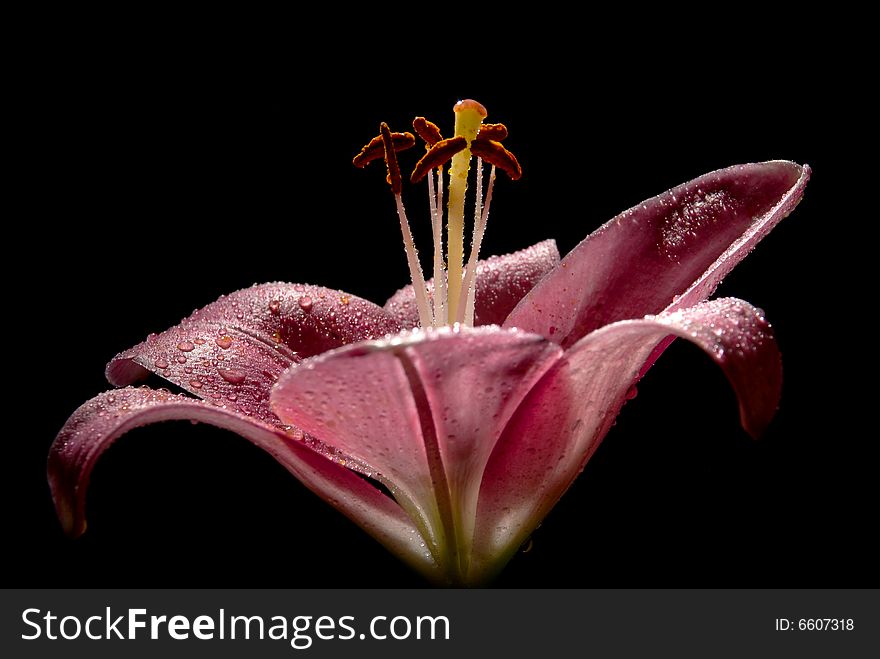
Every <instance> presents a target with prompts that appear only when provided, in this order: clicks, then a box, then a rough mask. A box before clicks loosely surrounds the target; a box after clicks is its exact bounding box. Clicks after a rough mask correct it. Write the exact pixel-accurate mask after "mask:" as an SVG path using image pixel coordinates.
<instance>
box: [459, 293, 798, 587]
mask: <svg viewBox="0 0 880 659" xmlns="http://www.w3.org/2000/svg"><path fill="white" fill-rule="evenodd" d="M669 334H672V335H676V336H680V337H683V338H685V339H688V340H689V341H691V342H693V343H695V344H696V345H698V346H699V347H701V348H702V349H703V350H704V351H706V352H707V353H708V355H709V356H710V357H711V358H712V359H713V360H714V361H715V363H716V364H718V365H719V366H720V367H721V368H722V369H723V370H724V373H725V374H726V375H727V377H728V379H729V380H730V382H731V384H732V385H733V388H734V391H735V392H736V394H737V396H738V398H739V404H740V417H741V420H742V424H743V427H744V428H745V429H746V430H747V431H748V432H749V433H750V434H752V435H753V436H757V435H758V434H760V433H761V432H762V431H763V430H764V428H765V427H766V425H767V424H768V423H769V422H770V419H771V418H772V417H773V414H774V413H775V411H776V408H777V405H778V403H779V396H780V390H781V386H782V366H781V360H780V355H779V351H778V349H777V346H776V342H775V339H774V338H773V334H772V331H771V330H770V326H769V325H768V324H767V322H766V321H765V320H764V317H763V312H761V310H760V309H756V308H755V307H753V306H751V305H750V304H748V303H747V302H744V301H742V300H737V299H734V298H724V299H719V300H712V301H710V302H705V303H702V304H699V305H696V306H694V307H690V308H687V309H682V310H679V311H672V312H665V313H662V314H660V315H657V316H647V317H645V318H644V319H643V320H625V321H621V322H618V323H614V324H612V325H608V326H606V327H603V328H601V329H599V330H596V331H595V332H593V333H591V334H589V335H587V336H586V337H584V338H583V339H581V340H580V341H579V342H578V343H577V344H575V345H574V346H573V347H572V348H571V349H570V350H568V351H567V352H566V353H565V356H564V357H563V359H561V360H559V361H558V362H557V363H556V365H555V366H554V367H553V368H552V369H551V370H550V371H549V372H548V373H547V374H546V375H545V376H544V378H543V379H542V380H541V381H540V382H539V383H538V384H537V385H536V386H535V387H534V389H533V390H532V392H531V393H530V395H529V397H528V398H527V399H526V400H525V401H524V402H523V404H522V405H521V406H520V408H519V409H518V410H517V412H516V414H515V415H514V417H513V418H512V419H511V421H510V423H509V424H508V426H507V428H505V431H504V435H503V436H502V437H501V439H500V440H499V441H498V444H497V446H496V448H495V452H494V453H493V455H492V458H491V459H490V461H489V464H488V466H487V468H486V474H485V477H484V479H483V487H482V490H481V492H480V501H479V507H478V513H477V525H476V528H477V532H476V535H475V537H474V554H475V563H474V568H473V569H483V570H488V571H491V570H492V569H495V568H493V567H491V566H492V565H493V563H494V564H495V565H496V566H497V567H500V566H503V565H504V563H505V562H506V560H507V559H508V558H509V557H510V555H511V553H512V552H513V551H515V550H516V548H517V547H518V546H519V545H520V544H521V543H522V542H523V541H525V539H526V538H527V537H528V535H529V534H530V533H531V532H532V531H533V530H534V528H535V526H536V525H537V524H538V523H539V522H540V521H541V520H542V519H543V518H544V516H545V515H546V514H547V513H548V512H549V510H550V508H551V507H552V506H553V505H554V504H555V503H556V501H557V500H558V499H559V498H560V497H561V496H562V494H563V493H564V492H565V490H566V489H567V488H568V487H569V485H570V484H571V483H572V481H573V480H574V479H575V477H576V476H577V475H578V474H579V473H580V471H581V470H582V469H583V468H584V465H585V464H586V463H587V460H588V459H589V457H590V456H591V455H592V453H593V451H595V449H596V448H597V447H598V445H599V443H600V442H601V440H602V438H603V437H604V436H605V434H606V433H607V432H608V430H609V428H610V427H611V425H612V424H613V422H614V419H615V418H616V417H617V414H618V413H619V411H620V408H621V407H622V406H623V404H624V402H625V401H626V397H627V392H628V391H629V389H630V387H631V386H632V385H633V384H634V383H635V382H636V381H637V379H638V377H639V373H640V371H641V369H642V365H643V363H644V362H645V360H646V359H647V358H648V357H649V355H650V354H651V353H652V351H653V349H654V346H656V345H657V343H658V342H659V341H661V340H662V339H663V338H664V337H666V336H667V335H669ZM499 557H502V558H501V560H500V561H499Z"/></svg>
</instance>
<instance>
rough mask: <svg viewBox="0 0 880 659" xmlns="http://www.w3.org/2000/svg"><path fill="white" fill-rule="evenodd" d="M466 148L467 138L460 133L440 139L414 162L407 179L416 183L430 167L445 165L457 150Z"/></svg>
mask: <svg viewBox="0 0 880 659" xmlns="http://www.w3.org/2000/svg"><path fill="white" fill-rule="evenodd" d="M466 148H467V140H466V139H465V138H464V137H462V136H461V135H459V136H458V137H450V138H449V139H448V140H440V141H439V142H437V143H436V144H435V145H434V146H432V147H431V148H430V149H429V150H428V152H427V153H426V154H425V155H424V156H422V159H421V160H419V161H418V162H417V163H416V167H415V169H414V170H413V173H412V176H410V177H409V180H410V181H411V182H413V183H418V182H419V181H421V180H422V179H423V178H425V175H426V174H427V173H428V172H430V171H431V170H432V169H434V168H435V167H441V166H443V165H445V164H446V163H447V162H448V161H449V160H451V159H452V156H454V155H455V154H456V153H458V152H459V151H464V150H465V149H466Z"/></svg>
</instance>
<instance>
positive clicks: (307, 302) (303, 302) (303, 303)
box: [299, 295, 312, 313]
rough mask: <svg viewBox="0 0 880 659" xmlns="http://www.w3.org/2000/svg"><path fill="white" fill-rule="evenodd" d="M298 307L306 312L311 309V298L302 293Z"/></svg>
mask: <svg viewBox="0 0 880 659" xmlns="http://www.w3.org/2000/svg"><path fill="white" fill-rule="evenodd" d="M299 308H300V309H302V310H303V311H305V312H306V313H309V312H310V311H311V310H312V298H310V297H309V296H308V295H303V296H302V297H301V298H300V299H299Z"/></svg>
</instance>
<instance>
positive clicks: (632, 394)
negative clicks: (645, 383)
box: [626, 385, 639, 400]
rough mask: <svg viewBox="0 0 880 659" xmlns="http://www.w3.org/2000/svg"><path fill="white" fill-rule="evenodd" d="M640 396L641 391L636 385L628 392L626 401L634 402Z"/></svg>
mask: <svg viewBox="0 0 880 659" xmlns="http://www.w3.org/2000/svg"><path fill="white" fill-rule="evenodd" d="M638 395H639V389H638V387H636V385H633V386H631V387H630V388H629V390H628V391H627V392H626V399H627V400H632V399H633V398H635V397H636V396H638Z"/></svg>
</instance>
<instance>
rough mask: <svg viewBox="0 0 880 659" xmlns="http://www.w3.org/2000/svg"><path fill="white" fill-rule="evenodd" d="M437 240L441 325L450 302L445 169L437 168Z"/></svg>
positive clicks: (436, 282) (437, 320) (437, 321)
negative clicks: (445, 240) (445, 249)
mask: <svg viewBox="0 0 880 659" xmlns="http://www.w3.org/2000/svg"><path fill="white" fill-rule="evenodd" d="M437 224H438V225H439V228H438V229H437V231H438V233H439V234H440V238H439V239H438V240H437V248H436V249H437V251H436V253H435V257H436V258H439V259H440V278H439V279H437V277H436V276H435V277H434V295H436V296H437V297H439V298H440V315H439V316H436V317H435V318H434V326H435V327H440V326H441V325H446V324H447V323H448V322H449V304H448V300H447V297H446V266H445V264H444V262H443V170H442V169H438V170H437Z"/></svg>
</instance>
